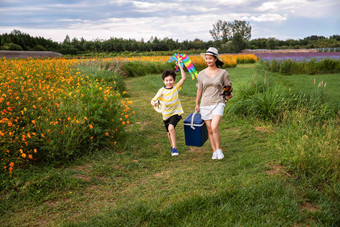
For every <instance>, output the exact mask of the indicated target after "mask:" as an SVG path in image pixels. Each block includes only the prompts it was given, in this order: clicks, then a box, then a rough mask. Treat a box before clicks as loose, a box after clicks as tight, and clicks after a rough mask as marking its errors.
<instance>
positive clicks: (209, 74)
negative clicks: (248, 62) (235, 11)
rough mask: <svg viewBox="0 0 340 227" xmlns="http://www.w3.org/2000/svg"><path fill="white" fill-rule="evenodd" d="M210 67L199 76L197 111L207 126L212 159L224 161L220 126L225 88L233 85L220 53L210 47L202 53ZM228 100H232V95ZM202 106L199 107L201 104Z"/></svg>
mask: <svg viewBox="0 0 340 227" xmlns="http://www.w3.org/2000/svg"><path fill="white" fill-rule="evenodd" d="M201 56H202V57H203V58H204V59H205V61H206V63H207V65H208V67H207V68H205V69H204V70H202V71H201V72H200V73H199V74H198V76H197V85H196V86H197V96H196V107H195V110H196V111H200V113H201V116H202V119H203V120H204V122H205V124H206V125H207V129H208V137H209V142H210V145H211V148H212V150H213V155H212V159H223V158H224V155H223V152H222V149H221V134H220V131H219V128H218V126H219V124H220V122H221V118H222V116H223V111H224V108H225V102H226V101H225V99H224V98H223V95H222V93H223V88H224V86H225V85H231V82H230V79H229V74H228V72H227V71H226V70H225V69H221V67H222V65H223V62H222V59H221V57H220V56H218V51H217V49H216V48H214V47H210V48H209V49H208V50H207V51H206V53H201ZM226 98H227V99H229V98H232V93H231V95H230V96H227V97H226ZM200 101H201V104H200V106H199V103H200Z"/></svg>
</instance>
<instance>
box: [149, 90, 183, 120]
mask: <svg viewBox="0 0 340 227" xmlns="http://www.w3.org/2000/svg"><path fill="white" fill-rule="evenodd" d="M180 90H181V88H180V87H179V85H178V84H175V86H173V87H172V88H165V87H162V88H161V89H159V90H158V92H157V94H156V96H155V97H154V98H153V99H152V100H153V101H154V102H157V100H160V101H162V102H164V104H165V110H164V111H163V112H162V115H163V120H167V119H168V118H170V117H171V116H173V115H176V114H178V115H181V114H183V113H184V111H183V108H182V105H181V101H180V100H179V98H178V93H179V91H180Z"/></svg>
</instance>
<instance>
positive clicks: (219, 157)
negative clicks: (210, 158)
mask: <svg viewBox="0 0 340 227" xmlns="http://www.w3.org/2000/svg"><path fill="white" fill-rule="evenodd" d="M215 152H216V153H217V159H223V158H224V155H223V153H222V150H221V149H218V150H216V151H215Z"/></svg>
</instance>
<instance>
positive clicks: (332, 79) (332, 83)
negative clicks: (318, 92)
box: [268, 73, 340, 109]
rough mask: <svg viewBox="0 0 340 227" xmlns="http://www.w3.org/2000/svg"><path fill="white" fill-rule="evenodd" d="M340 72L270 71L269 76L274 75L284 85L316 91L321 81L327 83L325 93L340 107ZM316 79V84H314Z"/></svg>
mask: <svg viewBox="0 0 340 227" xmlns="http://www.w3.org/2000/svg"><path fill="white" fill-rule="evenodd" d="M339 76H340V74H339V73H337V74H317V75H307V74H294V75H281V74H278V73H268V77H272V78H274V79H276V80H277V81H279V82H281V83H283V84H284V85H286V86H288V87H291V88H292V89H295V90H299V91H305V92H312V91H314V90H315V89H316V88H317V87H318V85H319V83H320V82H323V84H325V83H326V82H327V85H326V87H325V91H326V92H325V93H326V95H328V97H329V101H330V102H331V103H334V104H335V105H337V106H338V108H339V109H340V89H339V87H340V79H339ZM314 79H315V84H314Z"/></svg>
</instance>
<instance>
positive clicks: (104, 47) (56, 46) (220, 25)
mask: <svg viewBox="0 0 340 227" xmlns="http://www.w3.org/2000/svg"><path fill="white" fill-rule="evenodd" d="M209 33H210V34H211V36H212V38H213V40H210V41H207V42H204V41H202V40H200V39H195V40H184V41H182V42H179V41H178V40H174V39H172V38H163V39H160V38H157V37H151V38H150V39H149V40H148V41H144V39H141V40H135V39H123V38H115V37H111V38H110V39H108V40H100V39H96V40H93V41H87V40H85V39H84V38H80V39H77V38H73V39H70V37H69V36H68V35H67V36H66V37H65V39H64V41H63V42H56V41H53V40H51V39H45V38H43V37H32V36H30V35H29V34H26V33H23V32H21V31H19V30H13V31H12V32H11V33H4V34H0V50H30V51H55V52H59V53H61V54H70V55H77V54H87V53H103V52H106V53H120V52H150V51H174V50H182V51H183V50H185V51H188V50H205V49H207V48H208V47H210V46H215V47H217V48H219V50H220V52H221V53H222V52H224V53H236V52H239V51H241V50H243V49H247V48H248V49H300V48H329V47H339V46H340V36H339V35H333V36H330V37H328V38H326V37H324V36H317V35H313V36H309V37H306V38H304V39H298V40H294V39H288V40H278V39H276V38H258V39H251V25H250V24H249V22H246V21H239V20H234V21H232V22H227V21H221V20H218V21H217V22H216V23H215V24H213V28H212V29H211V30H210V31H209Z"/></svg>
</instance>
